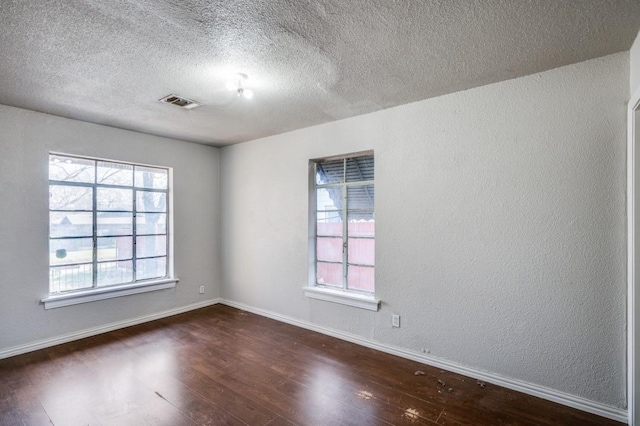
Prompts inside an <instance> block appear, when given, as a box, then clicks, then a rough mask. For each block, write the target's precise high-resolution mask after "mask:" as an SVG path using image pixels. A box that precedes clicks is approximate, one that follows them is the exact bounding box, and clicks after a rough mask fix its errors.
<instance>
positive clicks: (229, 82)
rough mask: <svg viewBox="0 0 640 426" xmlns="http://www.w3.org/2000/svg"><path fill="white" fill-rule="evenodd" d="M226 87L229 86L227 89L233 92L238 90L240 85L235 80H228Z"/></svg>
mask: <svg viewBox="0 0 640 426" xmlns="http://www.w3.org/2000/svg"><path fill="white" fill-rule="evenodd" d="M226 87H227V90H230V91H232V92H233V91H235V90H238V85H237V84H236V83H234V82H233V81H228V82H227V85H226Z"/></svg>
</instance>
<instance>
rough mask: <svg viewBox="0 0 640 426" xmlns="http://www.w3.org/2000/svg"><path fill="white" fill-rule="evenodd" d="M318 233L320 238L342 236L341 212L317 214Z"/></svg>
mask: <svg viewBox="0 0 640 426" xmlns="http://www.w3.org/2000/svg"><path fill="white" fill-rule="evenodd" d="M316 217H317V225H316V226H317V228H316V233H317V235H319V236H336V237H341V236H342V213H341V212H317V213H316Z"/></svg>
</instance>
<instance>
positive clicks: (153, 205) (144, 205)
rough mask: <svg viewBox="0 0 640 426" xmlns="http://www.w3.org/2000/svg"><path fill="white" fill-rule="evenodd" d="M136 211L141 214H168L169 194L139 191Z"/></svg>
mask: <svg viewBox="0 0 640 426" xmlns="http://www.w3.org/2000/svg"><path fill="white" fill-rule="evenodd" d="M136 210H137V211H139V212H166V211H167V194H166V193H164V192H148V191H138V192H137V195H136Z"/></svg>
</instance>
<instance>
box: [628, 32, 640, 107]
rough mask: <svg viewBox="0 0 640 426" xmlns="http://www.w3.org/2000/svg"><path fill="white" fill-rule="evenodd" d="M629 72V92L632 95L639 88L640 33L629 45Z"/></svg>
mask: <svg viewBox="0 0 640 426" xmlns="http://www.w3.org/2000/svg"><path fill="white" fill-rule="evenodd" d="M629 55H630V57H629V62H630V69H631V74H630V75H629V86H630V89H631V90H630V92H629V93H630V94H631V95H633V94H634V93H635V92H636V90H638V89H639V88H640V34H639V36H638V37H636V41H635V42H634V43H633V46H631V50H630V52H629Z"/></svg>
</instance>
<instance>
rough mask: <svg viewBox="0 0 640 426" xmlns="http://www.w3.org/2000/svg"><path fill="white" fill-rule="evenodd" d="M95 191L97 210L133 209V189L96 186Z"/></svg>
mask: <svg viewBox="0 0 640 426" xmlns="http://www.w3.org/2000/svg"><path fill="white" fill-rule="evenodd" d="M97 191H98V194H97V200H98V210H115V211H133V190H131V189H124V188H123V189H120V188H98V189H97Z"/></svg>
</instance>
